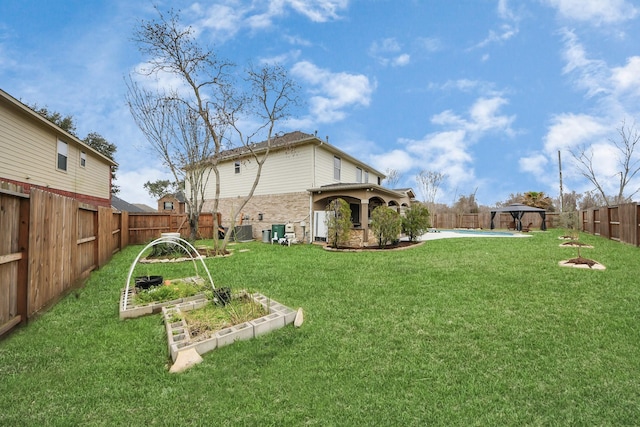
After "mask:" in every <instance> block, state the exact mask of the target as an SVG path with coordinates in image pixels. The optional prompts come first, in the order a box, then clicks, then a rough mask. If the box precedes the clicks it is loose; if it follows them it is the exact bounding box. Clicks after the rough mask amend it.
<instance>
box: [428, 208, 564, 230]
mask: <svg viewBox="0 0 640 427" xmlns="http://www.w3.org/2000/svg"><path fill="white" fill-rule="evenodd" d="M558 219H559V214H558V213H555V212H547V213H546V219H545V221H546V223H547V228H553V227H557V225H558ZM512 222H513V217H512V216H511V214H509V213H496V216H495V218H494V219H493V224H494V225H495V228H508V226H509V224H511V223H512ZM530 222H531V223H533V224H532V225H531V227H532V228H534V229H539V228H540V226H541V225H542V217H541V216H540V214H538V213H537V212H526V213H525V214H524V217H522V223H523V224H524V225H527V224H529V223H530ZM431 226H432V227H434V228H438V229H445V230H446V229H453V228H484V229H489V228H491V212H479V213H469V214H456V213H436V214H433V215H432V217H431Z"/></svg>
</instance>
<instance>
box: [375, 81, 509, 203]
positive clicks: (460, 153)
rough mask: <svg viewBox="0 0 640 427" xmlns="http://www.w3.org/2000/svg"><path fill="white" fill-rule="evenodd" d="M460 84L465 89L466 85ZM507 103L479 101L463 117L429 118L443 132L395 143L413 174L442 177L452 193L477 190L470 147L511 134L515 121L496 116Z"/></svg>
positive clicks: (443, 115) (495, 99) (450, 114)
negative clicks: (489, 137) (431, 173)
mask: <svg viewBox="0 0 640 427" xmlns="http://www.w3.org/2000/svg"><path fill="white" fill-rule="evenodd" d="M460 83H461V84H462V86H466V84H467V83H468V82H467V83H464V82H463V81H460ZM507 103H508V100H507V99H505V98H503V97H501V96H494V97H488V98H485V97H480V98H477V99H476V100H475V101H474V102H473V104H472V105H471V106H470V107H469V109H468V111H467V114H466V115H460V114H457V113H455V112H454V111H452V110H445V111H442V112H440V113H438V114H435V115H433V116H432V117H431V123H433V124H435V125H439V126H442V127H443V128H445V129H443V130H441V131H436V132H432V133H429V134H427V135H425V136H424V137H423V138H421V139H400V140H399V143H400V144H402V145H403V146H404V147H405V150H406V153H408V155H409V158H410V159H411V162H408V163H407V164H408V165H410V167H411V168H412V169H414V170H421V169H428V170H435V171H438V172H442V173H444V174H446V175H447V179H446V186H447V188H448V189H449V190H451V191H452V192H456V191H459V190H460V188H469V187H470V186H473V187H477V186H478V184H479V181H478V179H477V177H476V176H475V169H474V168H473V161H474V156H473V149H472V146H473V145H474V144H475V143H476V142H477V141H478V140H480V139H481V138H482V137H484V136H485V135H486V134H487V133H492V132H497V133H502V134H512V133H513V131H512V129H511V125H512V123H513V121H514V120H515V117H514V116H507V115H504V114H502V113H501V112H500V110H501V108H502V107H503V106H504V105H506V104H507ZM385 155H386V154H385ZM394 157H395V158H401V156H400V155H399V154H398V153H394ZM405 169H408V168H405ZM447 202H450V201H448V200H447Z"/></svg>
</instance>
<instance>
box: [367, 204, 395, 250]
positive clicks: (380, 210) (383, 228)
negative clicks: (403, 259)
mask: <svg viewBox="0 0 640 427" xmlns="http://www.w3.org/2000/svg"><path fill="white" fill-rule="evenodd" d="M371 230H372V231H373V233H374V234H375V236H376V237H377V239H378V246H380V247H381V248H384V247H385V246H386V245H387V243H389V242H392V243H393V242H396V241H397V240H398V236H399V235H400V232H401V231H402V218H401V217H400V214H399V213H398V212H396V210H395V209H393V208H390V207H389V206H378V207H377V208H375V209H374V210H373V212H371Z"/></svg>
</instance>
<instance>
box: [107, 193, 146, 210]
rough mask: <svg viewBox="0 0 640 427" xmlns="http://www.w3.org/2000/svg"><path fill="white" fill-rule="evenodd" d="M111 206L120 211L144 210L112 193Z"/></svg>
mask: <svg viewBox="0 0 640 427" xmlns="http://www.w3.org/2000/svg"><path fill="white" fill-rule="evenodd" d="M111 207H112V208H113V209H115V210H117V211H120V212H146V211H145V210H144V209H142V208H140V207H138V206H136V205H133V204H131V203H129V202H126V201H124V200H122V199H121V198H119V197H117V196H113V195H112V196H111Z"/></svg>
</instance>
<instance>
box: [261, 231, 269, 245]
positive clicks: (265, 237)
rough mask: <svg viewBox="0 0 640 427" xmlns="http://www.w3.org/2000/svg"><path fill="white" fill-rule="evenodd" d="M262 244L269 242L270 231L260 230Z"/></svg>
mask: <svg viewBox="0 0 640 427" xmlns="http://www.w3.org/2000/svg"><path fill="white" fill-rule="evenodd" d="M262 242H263V243H270V242H271V230H262Z"/></svg>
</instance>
